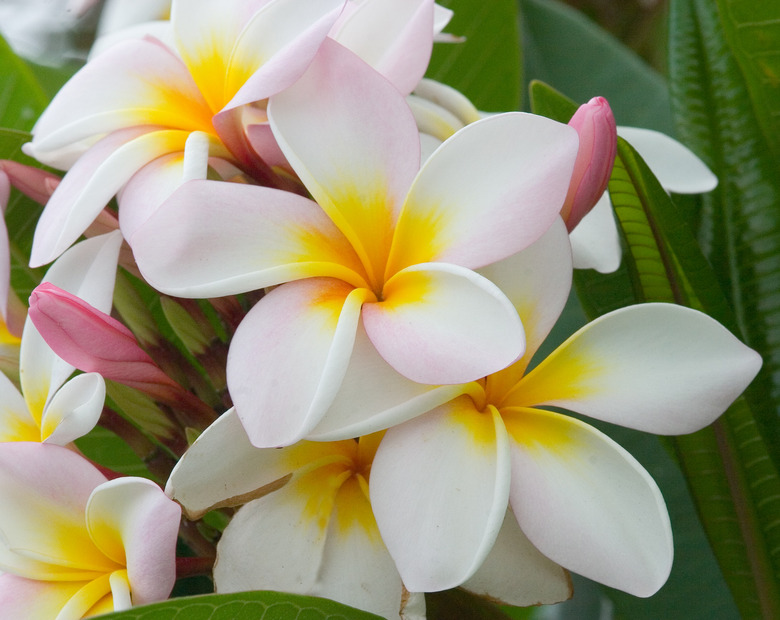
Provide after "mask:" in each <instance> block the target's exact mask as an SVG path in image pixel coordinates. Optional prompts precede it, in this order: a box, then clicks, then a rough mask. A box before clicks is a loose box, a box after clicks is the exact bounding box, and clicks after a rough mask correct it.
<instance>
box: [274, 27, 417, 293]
mask: <svg viewBox="0 0 780 620" xmlns="http://www.w3.org/2000/svg"><path fill="white" fill-rule="evenodd" d="M268 118H269V122H270V124H271V128H272V129H273V132H274V135H275V136H276V139H277V141H278V142H279V146H280V147H281V149H282V151H283V152H284V154H285V156H286V157H287V160H288V161H289V162H290V165H291V166H292V167H293V169H294V170H295V171H296V172H297V174H298V176H299V177H300V178H301V180H302V181H303V183H304V184H305V185H306V187H307V189H308V190H309V191H310V192H311V193H312V196H313V197H314V199H315V200H316V201H317V203H318V204H319V205H320V206H321V207H322V208H323V210H324V211H325V212H326V213H327V214H328V215H329V216H330V218H331V219H332V220H333V222H334V223H335V224H336V226H337V227H338V228H339V229H340V230H341V232H342V233H343V234H344V236H345V237H347V239H349V241H350V243H351V244H352V246H353V247H354V248H355V250H356V251H357V253H358V255H359V256H360V257H361V260H362V261H363V263H364V264H365V265H366V269H367V270H368V271H369V278H370V279H371V280H372V281H374V282H377V283H378V282H380V281H381V279H382V278H383V277H384V268H385V260H386V257H387V252H388V249H389V244H390V235H391V231H392V227H393V225H394V224H395V220H396V217H397V214H398V211H399V209H400V207H401V203H402V201H403V199H404V197H405V195H406V192H407V190H408V189H409V185H410V184H411V182H412V179H413V178H414V175H415V174H416V172H417V168H418V166H419V160H418V159H417V155H418V154H419V151H420V147H419V139H418V137H417V135H418V134H417V128H416V126H415V123H414V119H413V117H412V115H411V113H410V111H409V108H408V107H407V105H406V103H405V102H404V100H403V97H401V95H400V93H398V91H397V90H396V89H395V88H394V87H393V86H392V84H390V83H389V82H387V81H386V80H385V79H384V78H382V76H380V75H379V74H377V73H376V72H375V71H373V70H372V69H371V68H370V67H369V66H368V65H366V64H365V63H364V62H363V61H362V60H360V59H359V58H358V57H357V56H355V55H354V54H352V53H351V52H349V51H348V50H346V49H345V48H344V47H342V46H340V45H339V44H338V43H336V42H334V41H332V40H330V39H327V40H326V41H325V42H324V43H323V45H322V47H321V48H320V51H319V52H318V53H317V56H316V57H315V58H314V61H313V62H312V64H311V66H310V67H309V69H308V70H307V71H306V73H305V74H304V75H303V77H302V78H301V79H300V80H298V81H297V82H296V83H295V85H293V86H292V87H290V88H288V89H287V90H285V91H284V92H282V93H280V94H278V95H275V96H274V97H272V98H271V101H270V103H269V106H268Z"/></svg>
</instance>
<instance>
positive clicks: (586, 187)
mask: <svg viewBox="0 0 780 620" xmlns="http://www.w3.org/2000/svg"><path fill="white" fill-rule="evenodd" d="M569 125H570V126H571V127H574V129H576V130H577V133H578V134H579V137H580V149H579V151H578V152H577V160H576V162H575V163H574V172H573V173H572V177H571V183H570V184H569V193H568V194H567V195H566V200H565V201H564V203H563V207H562V208H561V217H563V219H564V221H565V222H566V228H568V230H569V232H571V231H572V230H573V229H574V227H575V226H576V225H577V224H579V222H580V220H581V219H582V218H583V217H585V215H586V214H587V213H588V212H589V211H590V210H591V209H592V208H593V207H594V206H595V204H596V203H597V202H598V200H599V198H601V195H602V194H603V193H604V190H606V189H607V183H608V182H609V176H610V174H612V164H613V163H614V162H615V152H616V151H617V127H616V126H615V117H614V116H613V115H612V110H611V109H610V107H609V103H607V100H606V99H604V97H594V98H593V99H591V100H590V101H588V103H586V104H583V105H581V106H580V107H579V108H578V109H577V111H576V112H575V113H574V116H572V118H571V120H570V121H569Z"/></svg>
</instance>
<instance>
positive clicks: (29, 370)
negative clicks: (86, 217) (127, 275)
mask: <svg viewBox="0 0 780 620" xmlns="http://www.w3.org/2000/svg"><path fill="white" fill-rule="evenodd" d="M121 243H122V236H121V234H120V233H119V232H118V231H115V232H113V233H109V234H107V235H101V236H99V237H93V238H92V239H87V240H86V241H82V242H81V243H79V244H77V245H75V246H73V247H72V248H71V249H70V250H68V251H67V252H66V253H65V254H63V255H62V256H61V257H60V258H59V259H58V260H57V261H56V262H55V263H54V264H53V265H52V266H51V268H50V269H49V271H48V272H47V273H46V276H45V277H44V281H46V282H52V283H54V284H56V285H57V286H59V287H61V288H63V289H65V290H67V291H70V292H72V293H74V294H77V295H79V296H80V297H82V298H84V299H86V300H88V301H89V302H90V303H92V304H93V305H94V306H95V307H97V308H103V309H105V310H109V309H110V308H111V303H112V298H113V292H114V278H115V276H116V265H117V258H118V256H119V246H120V244H121ZM73 371H74V367H73V366H71V365H70V364H68V363H66V362H65V361H64V360H62V359H61V358H60V357H59V356H58V355H56V354H55V353H54V351H52V349H51V347H49V345H47V344H46V342H45V341H44V340H43V338H42V337H41V335H40V334H39V333H38V330H37V329H36V328H35V326H34V325H33V324H32V322H31V320H30V319H29V317H28V319H27V321H26V322H25V325H24V331H23V333H22V340H21V347H20V357H19V381H20V384H21V392H20V391H19V390H18V389H17V388H16V386H15V385H14V384H13V383H12V382H11V381H10V379H8V378H7V377H6V376H5V375H0V402H2V403H3V404H2V407H0V442H4V441H43V442H47V443H55V444H59V445H65V444H67V443H69V442H71V441H73V440H74V439H76V438H78V437H81V436H82V435H85V434H86V433H88V432H89V431H90V430H92V428H93V427H94V426H95V424H96V423H97V421H98V418H99V417H100V413H101V411H102V409H103V401H104V399H105V384H104V381H103V378H102V377H101V376H100V375H98V374H96V373H86V374H81V375H78V376H76V377H74V378H72V379H70V380H68V377H70V375H71V374H72V373H73Z"/></svg>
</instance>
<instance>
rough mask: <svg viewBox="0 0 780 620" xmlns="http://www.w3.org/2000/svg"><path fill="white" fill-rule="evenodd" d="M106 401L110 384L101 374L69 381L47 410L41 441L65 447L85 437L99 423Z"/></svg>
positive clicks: (42, 424) (85, 375)
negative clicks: (107, 384) (107, 387)
mask: <svg viewBox="0 0 780 620" xmlns="http://www.w3.org/2000/svg"><path fill="white" fill-rule="evenodd" d="M105 400H106V383H105V381H103V377H101V376H100V375H99V374H97V373H94V372H92V373H87V374H83V375H78V376H77V377H73V379H71V380H70V381H67V382H66V383H65V384H64V385H63V386H62V387H61V388H60V389H59V390H57V392H56V393H55V394H54V396H53V397H52V399H51V402H49V404H48V405H47V406H46V407H45V408H44V410H43V419H42V420H41V439H42V440H43V441H45V442H46V443H53V444H57V445H58V446H64V445H66V444H69V443H70V442H71V441H73V440H75V439H78V438H79V437H83V436H84V435H86V434H87V433H88V432H89V431H91V430H92V429H93V428H95V425H96V424H97V423H98V420H99V419H100V414H101V413H102V411H103V404H104V402H105Z"/></svg>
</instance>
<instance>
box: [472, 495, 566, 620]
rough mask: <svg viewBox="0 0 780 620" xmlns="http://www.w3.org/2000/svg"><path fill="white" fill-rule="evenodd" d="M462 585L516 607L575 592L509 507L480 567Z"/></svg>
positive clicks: (554, 600)
mask: <svg viewBox="0 0 780 620" xmlns="http://www.w3.org/2000/svg"><path fill="white" fill-rule="evenodd" d="M462 587H463V588H464V589H466V590H468V591H469V592H473V593H474V594H476V595H478V596H485V597H489V598H490V600H492V601H495V600H499V601H501V602H503V603H504V604H506V605H515V606H517V607H529V606H531V605H551V604H554V603H560V602H561V601H565V600H567V599H569V598H571V596H572V594H573V593H574V590H573V589H572V584H571V578H570V577H569V574H568V573H567V572H566V571H565V570H564V569H563V568H561V567H560V566H558V565H557V564H556V563H555V562H553V561H552V560H551V559H549V558H548V557H546V556H545V555H543V554H542V553H541V552H540V551H539V550H538V549H537V548H536V547H534V546H533V545H532V544H531V541H530V540H528V537H527V536H526V535H525V534H523V530H521V529H520V526H519V525H518V523H517V519H515V515H514V514H513V513H512V511H511V510H507V512H506V516H505V517H504V522H503V524H502V525H501V529H500V530H499V532H498V537H497V538H496V542H495V544H494V545H493V548H492V549H491V550H490V553H489V554H488V556H487V558H485V561H484V562H483V563H482V566H480V567H479V569H477V572H476V573H474V576H473V577H471V578H469V579H468V580H467V581H466V582H465V583H464V584H463V586H462Z"/></svg>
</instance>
